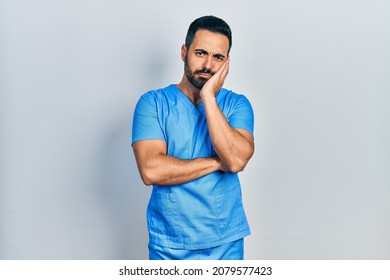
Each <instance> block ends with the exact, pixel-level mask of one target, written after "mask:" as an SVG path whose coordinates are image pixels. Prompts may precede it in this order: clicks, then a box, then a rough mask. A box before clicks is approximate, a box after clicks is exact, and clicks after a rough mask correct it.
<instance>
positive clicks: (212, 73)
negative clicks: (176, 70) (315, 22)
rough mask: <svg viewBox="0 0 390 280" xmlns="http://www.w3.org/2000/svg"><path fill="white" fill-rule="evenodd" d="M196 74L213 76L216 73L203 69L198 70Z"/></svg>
mask: <svg viewBox="0 0 390 280" xmlns="http://www.w3.org/2000/svg"><path fill="white" fill-rule="evenodd" d="M194 74H211V75H214V74H215V72H213V71H211V70H209V69H201V70H196V71H195V72H194Z"/></svg>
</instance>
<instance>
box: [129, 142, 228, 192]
mask: <svg viewBox="0 0 390 280" xmlns="http://www.w3.org/2000/svg"><path fill="white" fill-rule="evenodd" d="M133 150H134V154H135V159H136V161H137V165H138V170H139V172H140V174H141V178H142V181H143V182H144V183H145V185H162V186H163V185H176V184H182V183H186V182H189V181H192V180H194V179H197V178H199V177H202V176H204V175H207V174H209V173H211V172H214V171H217V170H222V169H223V166H222V162H221V160H220V159H218V158H213V157H212V158H197V159H193V160H182V159H179V158H175V157H172V156H168V155H166V151H167V147H166V142H165V141H163V140H142V141H138V142H135V143H134V144H133Z"/></svg>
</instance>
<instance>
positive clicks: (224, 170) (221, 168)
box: [215, 157, 229, 172]
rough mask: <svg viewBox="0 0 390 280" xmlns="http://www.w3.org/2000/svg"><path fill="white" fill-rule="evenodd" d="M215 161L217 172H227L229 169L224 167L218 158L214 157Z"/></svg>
mask: <svg viewBox="0 0 390 280" xmlns="http://www.w3.org/2000/svg"><path fill="white" fill-rule="evenodd" d="M215 159H216V160H217V162H218V164H219V167H218V170H219V171H223V172H229V168H228V167H227V166H226V164H225V163H224V162H223V161H222V160H221V159H220V158H219V157H215Z"/></svg>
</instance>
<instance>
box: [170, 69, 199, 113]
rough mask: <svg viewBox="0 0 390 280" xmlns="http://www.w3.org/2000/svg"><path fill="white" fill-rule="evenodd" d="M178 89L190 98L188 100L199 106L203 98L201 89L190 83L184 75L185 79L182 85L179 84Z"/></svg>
mask: <svg viewBox="0 0 390 280" xmlns="http://www.w3.org/2000/svg"><path fill="white" fill-rule="evenodd" d="M176 86H177V88H178V89H180V91H181V92H182V93H183V94H184V95H185V96H187V97H188V99H189V100H190V101H191V102H192V103H193V104H194V105H198V104H199V103H200V102H201V101H202V98H201V97H200V94H199V92H200V89H198V88H196V87H194V86H193V85H192V84H191V83H190V81H188V79H187V77H186V75H185V74H184V75H183V78H182V79H181V81H180V83H178V84H177V85H176Z"/></svg>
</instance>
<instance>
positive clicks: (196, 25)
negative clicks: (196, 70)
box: [185, 16, 232, 54]
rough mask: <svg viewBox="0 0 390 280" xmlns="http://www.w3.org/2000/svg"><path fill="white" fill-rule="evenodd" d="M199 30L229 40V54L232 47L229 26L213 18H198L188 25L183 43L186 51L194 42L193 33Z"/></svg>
mask: <svg viewBox="0 0 390 280" xmlns="http://www.w3.org/2000/svg"><path fill="white" fill-rule="evenodd" d="M199 29H203V30H207V31H210V32H214V33H220V34H222V35H225V36H226V37H227V38H228V39H229V49H228V54H229V52H230V49H231V47H232V31H231V30H230V27H229V25H228V24H227V23H226V22H225V21H224V20H222V19H220V18H217V17H215V16H204V17H200V18H198V19H196V20H194V21H193V22H192V23H191V24H190V27H189V28H188V31H187V36H186V42H185V44H186V47H187V49H189V48H190V46H191V44H192V41H193V40H194V37H195V33H196V31H198V30H199Z"/></svg>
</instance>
